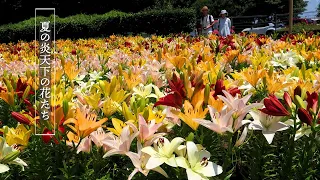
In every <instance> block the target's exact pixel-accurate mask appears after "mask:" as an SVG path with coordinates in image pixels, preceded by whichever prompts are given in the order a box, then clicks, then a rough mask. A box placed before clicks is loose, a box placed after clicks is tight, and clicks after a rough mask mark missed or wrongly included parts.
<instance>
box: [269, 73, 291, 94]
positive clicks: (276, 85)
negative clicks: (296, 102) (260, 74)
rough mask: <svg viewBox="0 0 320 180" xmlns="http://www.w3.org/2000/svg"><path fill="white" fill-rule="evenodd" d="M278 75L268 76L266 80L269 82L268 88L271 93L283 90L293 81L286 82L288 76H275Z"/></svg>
mask: <svg viewBox="0 0 320 180" xmlns="http://www.w3.org/2000/svg"><path fill="white" fill-rule="evenodd" d="M275 76H276V75H273V76H272V77H269V76H267V78H266V80H267V81H266V82H267V90H268V92H269V93H270V94H275V93H276V92H279V91H281V90H283V89H284V88H286V87H288V86H289V85H290V84H291V83H288V82H285V81H286V78H285V77H283V76H280V77H275Z"/></svg>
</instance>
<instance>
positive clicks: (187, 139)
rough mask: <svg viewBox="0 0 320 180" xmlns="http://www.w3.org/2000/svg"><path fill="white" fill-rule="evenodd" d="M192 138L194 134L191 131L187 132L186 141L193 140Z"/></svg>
mask: <svg viewBox="0 0 320 180" xmlns="http://www.w3.org/2000/svg"><path fill="white" fill-rule="evenodd" d="M193 139H194V134H193V132H191V133H189V135H188V137H187V138H186V141H193Z"/></svg>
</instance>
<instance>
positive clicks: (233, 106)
mask: <svg viewBox="0 0 320 180" xmlns="http://www.w3.org/2000/svg"><path fill="white" fill-rule="evenodd" d="M223 93H224V95H225V97H224V96H221V95H218V97H219V98H220V99H221V100H222V101H223V102H224V103H225V104H226V105H227V107H226V108H227V109H228V111H234V113H233V114H232V118H233V120H234V122H233V126H232V127H233V131H234V132H235V131H237V130H238V129H239V128H240V127H241V126H243V125H245V124H247V123H250V122H251V121H250V120H243V119H244V117H245V116H246V115H247V114H248V112H249V111H250V110H251V109H252V108H255V107H261V106H262V104H260V103H252V104H250V105H246V104H247V102H248V101H249V99H250V97H251V94H250V95H247V96H245V97H243V98H240V99H239V98H238V97H233V96H232V95H231V94H230V93H229V92H227V91H225V90H223Z"/></svg>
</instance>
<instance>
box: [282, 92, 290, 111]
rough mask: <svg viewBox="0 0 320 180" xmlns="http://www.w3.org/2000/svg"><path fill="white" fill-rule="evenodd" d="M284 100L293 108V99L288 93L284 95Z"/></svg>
mask: <svg viewBox="0 0 320 180" xmlns="http://www.w3.org/2000/svg"><path fill="white" fill-rule="evenodd" d="M283 99H284V102H285V103H286V105H287V106H288V107H290V108H291V107H292V100H291V97H290V95H289V93H288V92H285V93H284V95H283Z"/></svg>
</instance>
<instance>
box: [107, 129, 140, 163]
mask: <svg viewBox="0 0 320 180" xmlns="http://www.w3.org/2000/svg"><path fill="white" fill-rule="evenodd" d="M138 135H139V132H138V131H137V129H134V132H133V133H132V134H131V132H130V126H126V127H124V128H123V129H122V132H121V134H120V136H119V137H118V136H116V135H114V134H113V135H112V136H111V139H104V140H102V143H103V144H104V145H106V146H109V147H110V148H111V150H109V151H108V152H107V153H106V154H105V155H104V156H103V158H106V157H109V156H112V155H115V154H125V155H126V154H127V153H128V152H129V151H130V146H131V143H132V141H133V139H134V138H136V137H137V136H138Z"/></svg>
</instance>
